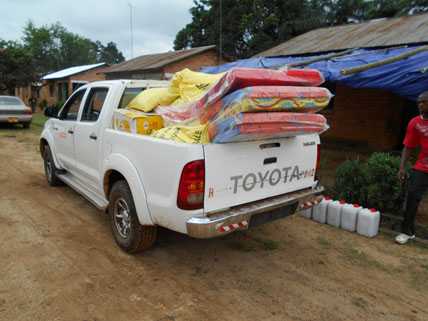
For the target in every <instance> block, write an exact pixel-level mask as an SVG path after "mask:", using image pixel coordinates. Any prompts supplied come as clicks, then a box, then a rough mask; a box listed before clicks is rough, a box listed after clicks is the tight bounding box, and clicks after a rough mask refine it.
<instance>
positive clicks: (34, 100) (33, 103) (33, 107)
mask: <svg viewBox="0 0 428 321" xmlns="http://www.w3.org/2000/svg"><path fill="white" fill-rule="evenodd" d="M28 104H29V105H30V107H31V111H32V112H33V113H34V112H35V111H36V105H37V98H36V97H34V96H31V97H30V99H28Z"/></svg>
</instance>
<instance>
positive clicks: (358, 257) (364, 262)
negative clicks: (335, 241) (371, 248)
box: [343, 246, 389, 272]
mask: <svg viewBox="0 0 428 321" xmlns="http://www.w3.org/2000/svg"><path fill="white" fill-rule="evenodd" d="M343 255H344V257H345V259H346V260H347V261H349V262H351V263H352V264H358V265H360V266H362V267H370V268H375V269H378V270H382V271H385V272H389V269H388V268H387V267H386V266H385V265H384V264H382V263H380V262H379V261H377V260H375V259H373V258H371V257H370V256H368V255H367V254H366V253H365V252H363V251H361V250H359V249H356V248H354V247H352V246H347V247H345V248H344V249H343Z"/></svg>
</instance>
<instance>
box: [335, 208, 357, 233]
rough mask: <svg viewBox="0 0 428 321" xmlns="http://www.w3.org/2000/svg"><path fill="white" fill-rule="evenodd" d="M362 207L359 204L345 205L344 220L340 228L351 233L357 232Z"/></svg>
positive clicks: (343, 209)
mask: <svg viewBox="0 0 428 321" xmlns="http://www.w3.org/2000/svg"><path fill="white" fill-rule="evenodd" d="M360 210H361V206H360V205H358V204H345V205H344V206H343V208H342V219H341V222H340V226H341V227H342V228H343V229H344V230H347V231H349V232H355V230H356V229H357V218H358V212H359V211H360Z"/></svg>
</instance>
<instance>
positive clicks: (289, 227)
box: [0, 128, 428, 321]
mask: <svg viewBox="0 0 428 321" xmlns="http://www.w3.org/2000/svg"><path fill="white" fill-rule="evenodd" d="M36 143H37V135H36V132H34V131H27V132H25V131H24V132H23V131H22V130H20V129H17V130H10V129H7V130H5V129H2V128H0V189H1V193H0V260H1V264H0V275H1V277H0V320H14V321H15V320H16V321H19V320H32V321H33V320H43V321H45V320H58V321H59V320H80V321H95V320H98V321H100V320H113V321H121V320H124V321H125V320H126V321H131V320H156V321H161V320H162V321H169V320H196V321H204V320H272V321H274V320H278V321H282V320H302V321H303V320H305V321H309V320H320V321H336V320H337V321H338V320H347V321H350V320H358V321H360V320H365V321H370V320H388V321H395V320H397V321H398V320H403V321H404V320H405V321H409V320H421V321H423V320H424V321H426V320H428V305H427V302H428V249H426V248H423V247H420V246H417V245H415V244H413V245H407V246H402V247H399V246H397V245H395V244H394V243H393V241H392V239H391V238H390V237H387V236H384V235H380V236H378V237H377V238H375V239H366V238H364V237H360V236H358V235H356V234H351V233H348V232H345V231H341V230H338V229H334V228H331V227H329V226H327V225H320V224H317V223H314V222H312V221H309V220H306V219H304V218H302V217H300V216H293V217H291V218H287V219H284V220H282V221H277V222H274V223H270V224H266V225H264V226H261V227H258V228H255V229H253V230H251V231H248V232H247V233H240V234H233V235H230V236H228V237H226V238H222V239H212V240H196V239H191V238H188V237H186V236H183V235H180V234H177V233H173V232H169V231H165V230H162V231H161V233H160V237H159V241H158V244H157V245H156V247H155V248H154V249H153V250H150V251H148V252H146V253H144V254H141V255H137V256H129V255H127V254H125V253H123V252H121V251H120V250H119V249H118V247H117V246H116V245H115V244H114V242H113V239H112V236H111V235H110V227H109V223H108V219H107V217H106V216H105V215H104V213H102V212H100V211H98V210H97V209H95V208H94V207H93V206H91V205H90V204H89V203H88V202H87V201H86V200H85V199H83V198H82V197H81V196H79V195H78V194H76V193H75V192H74V191H72V190H71V189H70V188H68V187H59V188H51V187H48V185H47V183H46V180H45V177H44V174H43V171H42V161H41V159H40V156H39V154H38V152H37V149H38V147H37V145H36Z"/></svg>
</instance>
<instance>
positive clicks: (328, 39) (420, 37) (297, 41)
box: [255, 14, 428, 57]
mask: <svg viewBox="0 0 428 321" xmlns="http://www.w3.org/2000/svg"><path fill="white" fill-rule="evenodd" d="M421 42H428V14H420V15H414V16H406V17H400V18H391V19H385V18H384V19H376V20H370V21H367V22H363V23H358V24H348V25H343V26H337V27H328V28H320V29H315V30H312V31H309V32H307V33H305V34H303V35H300V36H298V37H295V38H293V39H291V40H289V41H286V42H284V43H282V44H280V45H278V46H276V47H273V48H271V49H268V50H266V51H263V52H260V53H258V54H257V55H255V57H267V56H281V55H294V54H304V53H315V52H326V51H335V50H340V49H349V48H370V47H383V46H393V45H401V44H410V43H421Z"/></svg>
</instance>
